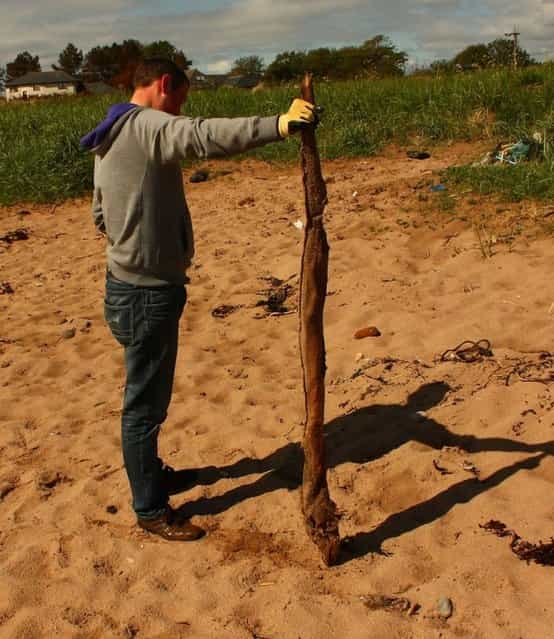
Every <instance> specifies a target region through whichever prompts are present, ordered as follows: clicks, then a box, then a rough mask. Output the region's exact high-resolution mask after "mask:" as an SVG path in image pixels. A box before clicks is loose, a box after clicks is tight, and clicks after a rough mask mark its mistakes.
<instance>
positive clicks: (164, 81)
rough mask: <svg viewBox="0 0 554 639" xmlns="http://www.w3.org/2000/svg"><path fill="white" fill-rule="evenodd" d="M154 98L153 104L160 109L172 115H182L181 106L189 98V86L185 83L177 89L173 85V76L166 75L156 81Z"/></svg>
mask: <svg viewBox="0 0 554 639" xmlns="http://www.w3.org/2000/svg"><path fill="white" fill-rule="evenodd" d="M153 84H154V88H155V91H154V98H153V100H152V106H153V107H154V108H155V109H158V110H159V111H164V112H165V113H169V114H170V115H180V113H181V107H182V106H183V104H184V102H185V101H186V99H187V95H188V86H187V85H183V86H182V87H179V88H177V89H173V87H172V86H171V76H169V75H164V76H162V77H161V78H160V79H159V80H156V81H155V82H154V83H153Z"/></svg>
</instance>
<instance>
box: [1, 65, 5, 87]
mask: <svg viewBox="0 0 554 639" xmlns="http://www.w3.org/2000/svg"><path fill="white" fill-rule="evenodd" d="M5 84H6V67H0V91H3V90H4V85H5Z"/></svg>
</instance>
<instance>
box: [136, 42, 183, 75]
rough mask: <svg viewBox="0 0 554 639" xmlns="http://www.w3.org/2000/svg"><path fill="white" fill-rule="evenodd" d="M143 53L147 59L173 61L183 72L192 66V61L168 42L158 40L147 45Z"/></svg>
mask: <svg viewBox="0 0 554 639" xmlns="http://www.w3.org/2000/svg"><path fill="white" fill-rule="evenodd" d="M142 53H143V55H144V57H145V58H168V59H169V60H173V62H175V64H176V65H177V66H179V67H180V68H181V69H183V71H186V70H187V69H190V67H191V66H192V60H189V59H188V58H187V56H186V55H185V54H184V53H183V52H182V51H181V50H180V49H177V48H176V47H175V46H174V45H172V44H171V42H168V41H167V40H157V41H156V42H151V43H150V44H147V45H145V46H144V47H143V48H142Z"/></svg>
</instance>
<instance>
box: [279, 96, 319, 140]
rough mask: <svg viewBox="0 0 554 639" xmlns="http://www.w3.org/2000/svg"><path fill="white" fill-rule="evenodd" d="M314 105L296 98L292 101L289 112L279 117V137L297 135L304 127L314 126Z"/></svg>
mask: <svg viewBox="0 0 554 639" xmlns="http://www.w3.org/2000/svg"><path fill="white" fill-rule="evenodd" d="M314 108H315V107H314V105H313V104H310V103H309V102H306V100H301V99H300V98H296V100H293V101H292V104H291V105H290V108H289V110H288V111H287V112H286V113H283V115H281V116H279V135H280V136H281V137H282V138H286V137H288V136H289V135H291V134H292V133H297V132H298V131H300V130H301V129H303V128H304V127H307V126H310V124H314V123H315V121H316V114H315V112H314Z"/></svg>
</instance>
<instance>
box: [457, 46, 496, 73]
mask: <svg viewBox="0 0 554 639" xmlns="http://www.w3.org/2000/svg"><path fill="white" fill-rule="evenodd" d="M452 64H453V65H454V66H455V67H461V68H462V69H471V68H474V69H476V68H479V69H484V68H485V67H488V66H490V57H489V50H488V47H487V45H486V44H471V45H469V47H466V48H465V49H463V50H462V51H460V52H459V53H458V54H456V55H455V56H454V57H453V58H452Z"/></svg>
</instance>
